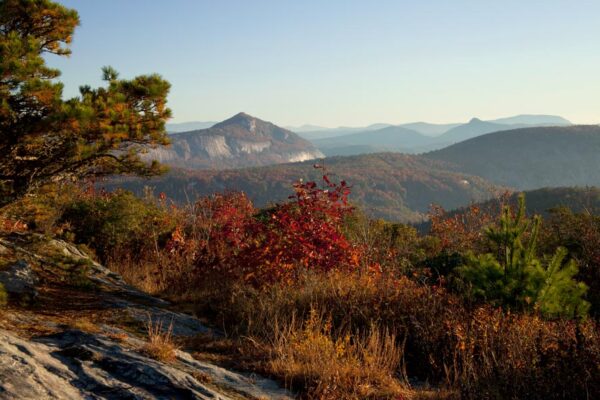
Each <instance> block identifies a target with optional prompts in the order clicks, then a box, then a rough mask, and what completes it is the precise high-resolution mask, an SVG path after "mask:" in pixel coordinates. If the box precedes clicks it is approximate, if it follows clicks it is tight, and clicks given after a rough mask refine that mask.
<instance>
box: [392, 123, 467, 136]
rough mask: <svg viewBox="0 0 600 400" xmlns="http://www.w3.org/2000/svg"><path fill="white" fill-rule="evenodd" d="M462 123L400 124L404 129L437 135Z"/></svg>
mask: <svg viewBox="0 0 600 400" xmlns="http://www.w3.org/2000/svg"><path fill="white" fill-rule="evenodd" d="M460 125H462V124H430V123H429V122H410V123H408V124H401V125H398V126H401V127H403V128H406V129H412V130H413V131H417V132H419V133H422V134H423V135H427V136H439V135H441V134H443V133H445V132H447V131H449V130H450V129H452V128H456V127H457V126H460Z"/></svg>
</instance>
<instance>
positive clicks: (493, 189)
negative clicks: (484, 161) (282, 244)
mask: <svg viewBox="0 0 600 400" xmlns="http://www.w3.org/2000/svg"><path fill="white" fill-rule="evenodd" d="M313 165H314V163H313V162H303V163H295V164H282V165H276V166H269V167H261V168H248V169H237V170H227V171H184V170H172V171H171V172H170V173H169V174H167V175H165V176H162V177H157V178H153V179H151V180H140V179H127V180H120V181H119V182H116V183H115V182H110V183H109V184H108V187H110V188H113V187H115V186H122V187H125V188H127V189H131V190H133V191H135V192H137V193H141V192H142V191H143V188H144V187H145V186H149V187H152V188H153V189H154V192H155V193H159V192H164V193H166V195H167V196H168V197H171V198H173V199H175V200H176V201H178V202H187V201H192V200H194V199H195V198H196V197H197V196H199V195H207V194H210V193H215V192H221V191H224V190H240V191H243V192H245V193H246V194H247V195H248V196H249V197H250V199H252V201H253V202H254V203H255V204H256V205H257V206H259V207H262V206H265V205H267V204H269V203H272V202H275V201H281V200H285V199H287V197H288V196H289V195H290V194H291V192H290V182H294V181H297V180H299V179H304V180H305V181H306V180H318V178H319V174H320V172H318V171H316V170H315V169H314V168H313ZM326 168H327V171H329V173H330V174H331V175H335V176H337V177H339V179H343V180H346V181H347V182H348V184H349V185H351V186H352V187H353V196H352V201H353V202H354V203H356V204H357V205H359V206H361V207H362V208H363V209H364V210H365V211H366V212H367V213H368V214H369V215H372V216H376V217H380V218H385V219H389V220H394V221H404V222H409V221H420V220H422V219H423V217H424V215H425V213H427V211H428V210H429V207H430V205H431V204H432V203H436V204H440V205H442V206H443V207H445V208H447V209H452V208H456V207H460V206H463V205H466V204H469V203H470V202H473V201H480V200H485V199H488V198H491V197H493V196H494V195H496V194H497V193H500V192H502V191H503V189H502V188H500V187H499V186H496V185H492V184H490V183H489V182H486V181H485V180H484V179H481V178H479V177H476V176H471V175H467V174H462V173H455V172H450V171H448V167H447V166H446V164H445V163H443V162H438V161H432V160H428V159H424V158H421V157H418V156H412V155H405V154H397V153H379V154H369V155H360V156H351V157H332V158H327V159H326Z"/></svg>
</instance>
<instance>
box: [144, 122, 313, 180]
mask: <svg viewBox="0 0 600 400" xmlns="http://www.w3.org/2000/svg"><path fill="white" fill-rule="evenodd" d="M170 139H171V146H170V147H160V148H157V149H152V150H150V151H149V153H148V154H146V156H145V157H146V159H149V160H158V161H160V162H162V163H164V164H167V165H171V166H175V167H185V168H193V169H205V168H216V169H223V168H237V167H248V166H260V165H270V164H279V163H286V162H294V161H303V160H310V159H314V158H320V157H323V154H322V153H321V152H320V151H319V150H317V149H316V148H315V147H314V146H313V145H312V144H311V143H310V142H308V141H306V140H304V139H302V138H301V137H299V136H298V135H296V134H295V133H293V132H291V131H288V130H287V129H283V128H280V127H278V126H276V125H273V124H272V123H270V122H265V121H262V120H260V119H258V118H254V117H252V116H250V115H248V114H245V113H239V114H237V115H235V116H233V117H232V118H230V119H228V120H226V121H223V122H220V123H218V124H216V125H214V126H212V127H211V128H209V129H203V130H197V131H191V132H183V133H177V134H173V135H171V136H170Z"/></svg>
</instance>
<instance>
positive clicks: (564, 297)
mask: <svg viewBox="0 0 600 400" xmlns="http://www.w3.org/2000/svg"><path fill="white" fill-rule="evenodd" d="M540 222H541V219H540V217H539V216H536V217H535V218H534V219H533V220H530V219H528V218H526V216H525V197H524V196H523V195H521V196H520V197H519V207H518V210H517V213H516V215H513V213H512V212H511V209H510V208H509V207H505V208H504V209H503V211H502V215H501V217H500V222H499V224H498V225H497V226H492V227H490V228H488V229H486V231H485V235H486V237H487V239H488V240H489V241H490V243H491V244H492V246H493V249H494V251H495V254H493V253H487V254H481V255H475V254H473V253H469V254H468V255H467V258H466V261H465V264H464V265H462V266H461V267H459V268H458V269H457V273H458V275H459V277H460V278H461V280H462V281H463V282H464V283H465V284H466V287H467V296H468V297H469V298H471V299H474V300H483V301H487V302H489V303H492V304H494V305H498V306H504V307H508V308H511V309H517V310H524V309H533V308H535V309H538V310H539V311H540V312H541V313H542V314H543V315H544V316H547V317H558V316H567V317H574V316H580V317H581V316H584V315H585V314H586V313H587V310H588V308H589V304H588V303H587V302H586V301H585V300H583V296H584V295H585V292H586V290H587V287H586V286H585V285H584V284H583V283H580V282H577V281H575V280H574V279H573V277H574V276H575V275H576V274H577V265H576V263H575V262H574V261H573V260H570V261H569V262H567V263H565V262H564V260H565V258H566V256H567V250H566V249H564V248H558V249H556V252H555V254H554V255H553V256H552V257H545V258H544V260H540V259H539V258H538V257H537V255H536V243H537V237H538V232H539V227H540Z"/></svg>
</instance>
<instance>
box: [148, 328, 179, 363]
mask: <svg viewBox="0 0 600 400" xmlns="http://www.w3.org/2000/svg"><path fill="white" fill-rule="evenodd" d="M147 326H148V342H147V343H146V344H145V345H144V347H143V348H142V352H143V353H144V354H146V355H147V356H149V357H151V358H154V359H155V360H158V361H163V362H173V361H175V359H176V358H177V354H176V350H177V349H178V347H177V345H176V344H175V343H174V341H173V322H171V323H170V324H169V327H168V328H167V329H164V327H163V321H158V322H153V321H152V318H148V324H147Z"/></svg>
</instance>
